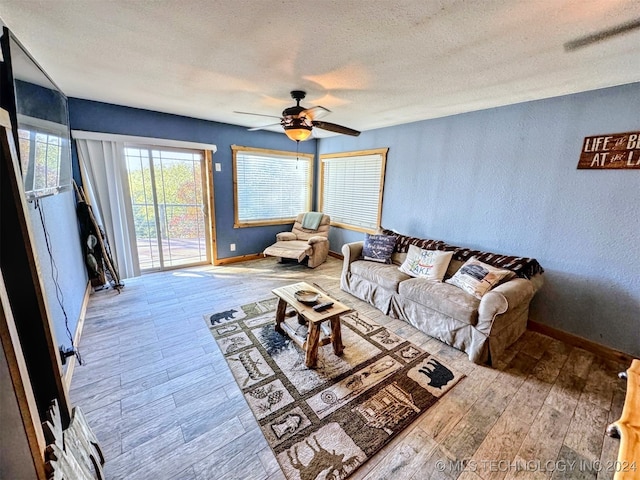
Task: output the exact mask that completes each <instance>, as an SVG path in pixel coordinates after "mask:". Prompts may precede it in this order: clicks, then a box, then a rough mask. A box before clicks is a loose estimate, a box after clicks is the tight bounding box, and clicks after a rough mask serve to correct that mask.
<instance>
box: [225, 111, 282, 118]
mask: <svg viewBox="0 0 640 480" xmlns="http://www.w3.org/2000/svg"><path fill="white" fill-rule="evenodd" d="M233 113H241V114H242V115H257V116H258V117H269V118H280V117H278V116H276V115H265V114H263V113H251V112H236V111H234V112H233Z"/></svg>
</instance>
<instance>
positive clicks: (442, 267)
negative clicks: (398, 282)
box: [398, 245, 453, 282]
mask: <svg viewBox="0 0 640 480" xmlns="http://www.w3.org/2000/svg"><path fill="white" fill-rule="evenodd" d="M452 256H453V252H443V251H439V250H423V249H421V248H419V247H416V246H415V245H409V251H408V252H407V258H406V259H405V261H404V262H403V264H402V265H400V267H398V268H399V269H400V271H402V272H404V273H406V274H407V275H411V276H412V277H420V278H426V279H427V280H436V281H437V282H441V281H442V279H443V278H444V274H445V273H446V272H447V267H448V266H449V262H450V261H451V257H452Z"/></svg>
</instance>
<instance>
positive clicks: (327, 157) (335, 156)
mask: <svg viewBox="0 0 640 480" xmlns="http://www.w3.org/2000/svg"><path fill="white" fill-rule="evenodd" d="M388 152H389V148H388V147H386V148H375V149H370V150H357V151H352V152H340V153H328V154H320V156H319V162H320V174H319V179H318V183H319V190H318V205H319V210H320V211H322V212H325V208H324V203H325V198H324V189H325V185H324V180H325V163H326V161H349V159H352V158H354V157H363V156H370V155H379V156H380V157H381V159H380V160H381V163H380V186H379V189H378V198H377V203H378V205H377V207H378V208H377V214H376V226H375V227H373V228H367V227H363V226H359V225H352V224H349V223H345V222H339V221H334V219H333V216H332V217H331V225H332V226H335V227H340V228H344V229H346V230H353V231H356V232H363V233H375V232H376V230H377V229H378V228H380V223H381V219H382V202H383V198H384V183H385V176H386V166H387V153H388ZM325 213H327V214H328V215H331V212H325Z"/></svg>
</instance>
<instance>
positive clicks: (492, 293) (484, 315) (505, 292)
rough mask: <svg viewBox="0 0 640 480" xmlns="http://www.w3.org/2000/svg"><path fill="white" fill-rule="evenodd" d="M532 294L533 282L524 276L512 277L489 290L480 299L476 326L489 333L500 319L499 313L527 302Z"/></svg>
mask: <svg viewBox="0 0 640 480" xmlns="http://www.w3.org/2000/svg"><path fill="white" fill-rule="evenodd" d="M534 294H535V288H534V286H533V284H532V283H531V281H530V280H526V279H524V278H514V279H513V280H509V281H508V282H505V283H503V284H501V285H498V286H497V287H495V288H494V289H492V290H489V291H488V292H487V293H486V294H484V296H483V297H482V299H481V300H480V305H479V306H478V324H477V326H476V328H477V329H478V330H480V331H481V332H483V333H484V334H486V335H489V334H490V333H491V329H492V328H494V324H495V323H496V322H499V321H500V317H499V315H502V314H504V313H507V312H509V311H512V310H514V309H515V308H517V307H518V306H519V305H522V304H523V303H529V302H530V301H531V299H532V298H533V295H534ZM505 317H506V316H505Z"/></svg>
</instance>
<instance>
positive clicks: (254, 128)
mask: <svg viewBox="0 0 640 480" xmlns="http://www.w3.org/2000/svg"><path fill="white" fill-rule="evenodd" d="M276 125H280V122H278V123H270V124H269V125H262V126H261V127H252V128H248V129H247V131H249V132H253V131H255V130H264V129H265V128H271V127H275V126H276Z"/></svg>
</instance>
